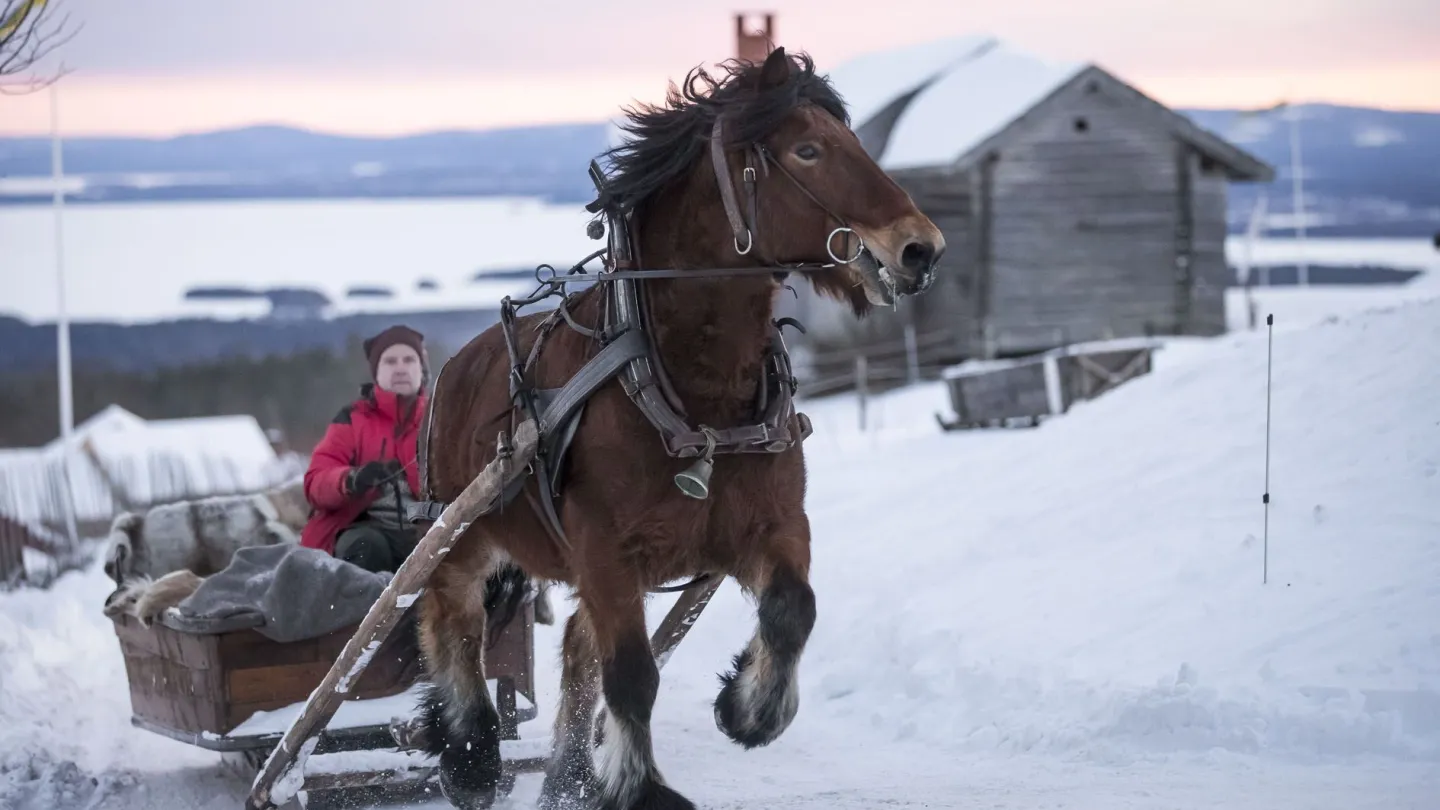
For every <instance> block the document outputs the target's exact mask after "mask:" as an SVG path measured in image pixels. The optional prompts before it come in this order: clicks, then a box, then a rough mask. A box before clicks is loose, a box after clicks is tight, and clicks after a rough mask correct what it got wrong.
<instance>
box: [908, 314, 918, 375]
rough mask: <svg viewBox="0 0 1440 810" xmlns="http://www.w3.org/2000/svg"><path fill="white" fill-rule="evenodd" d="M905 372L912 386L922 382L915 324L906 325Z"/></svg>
mask: <svg viewBox="0 0 1440 810" xmlns="http://www.w3.org/2000/svg"><path fill="white" fill-rule="evenodd" d="M905 370H906V372H907V373H908V375H909V377H910V384H911V385H915V384H916V383H918V382H920V348H919V345H918V342H917V341H916V339H915V324H913V323H907V324H905Z"/></svg>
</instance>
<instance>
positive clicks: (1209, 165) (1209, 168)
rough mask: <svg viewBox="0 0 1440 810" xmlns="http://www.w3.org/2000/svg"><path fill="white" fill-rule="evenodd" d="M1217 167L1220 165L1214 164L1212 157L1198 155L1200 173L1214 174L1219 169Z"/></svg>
mask: <svg viewBox="0 0 1440 810" xmlns="http://www.w3.org/2000/svg"><path fill="white" fill-rule="evenodd" d="M1219 168H1220V167H1219V166H1217V165H1216V163H1215V159H1214V158H1212V157H1210V156H1209V155H1201V156H1200V173H1201V174H1215V173H1216V172H1217V171H1218V170H1219Z"/></svg>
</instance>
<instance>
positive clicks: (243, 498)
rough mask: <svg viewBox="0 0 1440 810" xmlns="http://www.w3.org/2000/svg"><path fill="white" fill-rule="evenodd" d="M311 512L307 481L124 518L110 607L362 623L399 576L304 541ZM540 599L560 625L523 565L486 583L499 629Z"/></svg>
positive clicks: (230, 621) (272, 624)
mask: <svg viewBox="0 0 1440 810" xmlns="http://www.w3.org/2000/svg"><path fill="white" fill-rule="evenodd" d="M307 515H308V505H306V504H305V501H304V494H303V491H302V489H301V486H300V482H299V481H298V480H297V481H294V482H291V483H289V484H286V485H284V486H281V487H277V488H274V489H271V490H267V491H265V492H261V493H256V494H252V495H236V496H220V497H212V498H203V499H199V500H194V501H182V502H179V503H172V504H165V505H162V506H156V507H153V508H151V509H149V510H147V511H146V512H144V513H125V514H122V515H120V516H118V517H117V518H115V520H114V522H113V524H112V527H111V533H110V537H109V541H108V547H107V549H106V562H105V571H106V573H107V574H109V575H110V577H111V579H113V580H115V582H116V585H117V587H116V589H115V591H114V592H113V593H111V594H110V596H109V597H108V598H107V599H106V600H105V608H104V612H105V614H106V615H107V616H112V617H113V616H118V615H121V614H125V615H130V616H133V617H135V618H136V619H138V620H139V621H140V623H141V624H142V625H144V626H146V627H149V626H150V625H151V624H152V623H154V622H155V621H160V622H161V623H163V624H164V625H165V626H167V627H169V628H171V629H173V630H177V631H180V632H186V633H198V634H206V633H224V632H229V631H232V630H240V629H247V628H250V629H254V630H255V631H256V632H258V633H260V634H261V635H264V636H266V637H267V638H270V639H272V640H274V641H278V642H289V641H300V640H304V639H309V638H316V637H319V636H323V635H326V634H328V633H332V632H334V631H336V630H339V629H341V628H344V627H348V626H351V625H354V624H357V623H359V622H360V621H361V620H362V619H364V618H365V614H366V613H367V612H369V610H370V606H371V605H373V604H374V603H375V600H377V599H379V598H380V594H381V592H382V591H384V589H385V587H386V585H387V584H389V582H390V579H391V578H392V576H393V574H392V573H391V572H380V573H374V572H370V571H366V570H365V569H363V568H360V567H359V566H356V565H353V564H351V563H348V562H346V561H344V560H339V559H336V558H335V557H333V556H331V555H330V554H328V553H326V552H324V551H320V550H318V549H311V548H305V547H303V546H301V545H299V532H300V529H301V528H302V527H303V525H304V522H305V519H306V517H307ZM401 596H404V594H402V595H401ZM531 600H535V603H536V604H535V612H536V619H537V621H540V622H541V623H542V624H548V623H550V622H552V621H553V615H552V614H551V612H550V605H549V601H548V599H547V598H546V594H545V592H544V589H543V588H542V589H540V590H536V589H535V588H534V587H533V585H532V583H531V582H530V581H529V580H528V578H526V577H525V575H524V574H523V573H522V572H520V571H519V569H514V568H510V567H506V568H502V570H501V571H499V572H497V573H496V574H495V575H494V576H492V577H491V579H490V581H489V582H487V583H486V602H487V607H491V608H492V609H493V610H494V613H493V614H492V621H491V625H492V628H498V627H499V626H502V625H503V624H505V623H508V622H509V620H510V618H512V617H513V616H514V615H515V612H516V611H517V610H519V609H520V608H521V607H523V606H524V604H525V603H526V602H528V601H531ZM412 601H413V600H412Z"/></svg>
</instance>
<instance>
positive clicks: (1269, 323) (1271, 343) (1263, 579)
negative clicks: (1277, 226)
mask: <svg viewBox="0 0 1440 810" xmlns="http://www.w3.org/2000/svg"><path fill="white" fill-rule="evenodd" d="M1265 326H1266V330H1267V332H1268V335H1267V337H1266V347H1265V495H1264V497H1263V498H1262V499H1261V500H1262V501H1264V503H1265V542H1264V556H1263V563H1262V565H1263V566H1264V567H1263V568H1262V569H1261V573H1260V584H1261V585H1265V584H1268V583H1269V582H1270V369H1271V366H1272V363H1273V360H1274V357H1275V313H1273V312H1272V313H1270V314H1268V315H1266V316H1265Z"/></svg>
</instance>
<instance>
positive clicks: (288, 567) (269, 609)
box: [160, 543, 392, 642]
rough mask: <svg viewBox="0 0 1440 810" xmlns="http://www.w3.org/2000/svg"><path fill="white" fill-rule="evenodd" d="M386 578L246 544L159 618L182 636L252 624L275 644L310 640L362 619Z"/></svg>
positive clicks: (285, 547)
mask: <svg viewBox="0 0 1440 810" xmlns="http://www.w3.org/2000/svg"><path fill="white" fill-rule="evenodd" d="M391 576H392V574H390V573H389V572H383V573H371V572H369V571H366V570H365V569H363V568H361V567H359V566H357V565H353V564H351V563H348V562H345V561H344V560H338V559H336V558H334V557H332V556H330V555H329V554H327V553H325V552H323V551H319V550H317V549H313V548H305V547H303V546H297V545H294V544H291V543H279V544H275V545H269V546H251V547H248V548H242V549H239V550H237V551H236V552H235V556H234V557H233V558H232V559H231V561H230V565H229V566H227V567H226V568H225V569H224V570H223V571H220V572H218V573H216V574H215V575H213V576H211V577H209V578H208V579H206V580H205V582H204V583H203V584H202V585H201V586H200V587H199V588H198V589H196V591H195V592H194V593H192V594H191V595H190V596H189V597H188V598H187V599H185V601H183V602H181V603H180V604H179V605H178V606H176V608H175V610H170V611H166V612H165V615H164V616H163V617H161V619H160V621H161V623H163V624H164V625H165V626H167V627H169V628H171V629H173V630H178V631H180V632H183V633H201V634H205V633H223V632H226V631H229V630H238V629H243V628H247V627H253V628H255V630H256V632H258V633H260V634H261V635H264V636H265V637H267V638H270V639H273V640H275V641H280V642H286V641H300V640H302V639H307V638H316V637H318V636H323V635H325V634H326V633H332V632H334V631H336V630H339V629H340V628H342V627H347V626H349V625H352V624H355V623H357V622H359V621H360V620H361V619H363V618H365V614H366V613H368V612H369V611H370V606H371V605H373V604H374V603H375V600H376V599H379V598H380V593H381V592H382V591H384V590H385V586H386V585H388V584H389V582H390V578H391ZM177 614H178V615H177Z"/></svg>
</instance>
